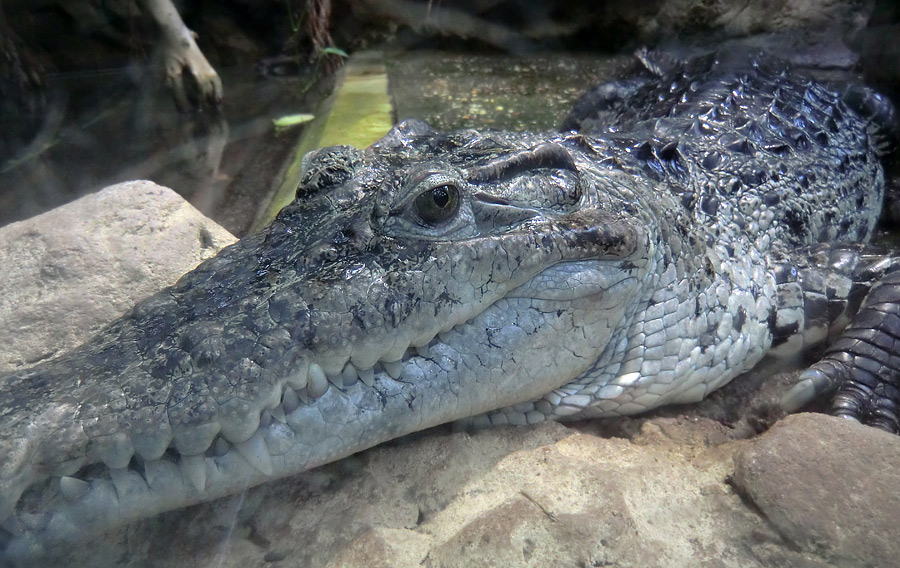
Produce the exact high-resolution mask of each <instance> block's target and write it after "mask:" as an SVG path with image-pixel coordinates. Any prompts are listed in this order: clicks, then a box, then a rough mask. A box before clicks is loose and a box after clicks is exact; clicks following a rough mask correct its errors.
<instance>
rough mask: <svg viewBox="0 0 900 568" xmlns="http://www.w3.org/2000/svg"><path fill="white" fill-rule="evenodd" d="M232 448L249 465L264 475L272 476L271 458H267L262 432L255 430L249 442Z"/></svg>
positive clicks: (267, 451) (267, 452) (267, 449)
mask: <svg viewBox="0 0 900 568" xmlns="http://www.w3.org/2000/svg"><path fill="white" fill-rule="evenodd" d="M234 447H235V449H236V450H237V451H238V453H240V454H241V455H242V456H243V457H244V459H245V460H247V461H248V462H249V463H250V465H252V466H253V467H255V468H256V469H258V470H259V471H261V472H262V473H264V474H266V475H272V471H273V470H272V457H271V456H269V448H267V447H266V441H265V440H264V439H263V435H262V430H257V431H256V434H253V435H252V436H250V439H249V440H247V441H246V442H241V443H240V444H235V445H234Z"/></svg>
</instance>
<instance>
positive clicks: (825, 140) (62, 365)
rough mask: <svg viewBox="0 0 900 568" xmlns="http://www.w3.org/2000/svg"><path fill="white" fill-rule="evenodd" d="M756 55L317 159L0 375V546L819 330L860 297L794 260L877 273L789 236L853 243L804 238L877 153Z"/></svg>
mask: <svg viewBox="0 0 900 568" xmlns="http://www.w3.org/2000/svg"><path fill="white" fill-rule="evenodd" d="M755 62H756V60H755V59H752V58H751V59H743V60H740V61H737V62H734V61H727V62H726V61H724V60H723V61H722V62H719V61H718V60H716V59H714V58H707V59H704V60H699V61H696V62H694V63H692V64H691V65H689V66H686V67H684V68H678V69H676V70H673V71H672V72H671V74H670V75H666V76H664V77H662V78H660V79H655V78H643V79H639V80H636V81H632V82H630V83H627V84H624V83H623V84H614V85H613V86H612V87H611V89H612V90H611V91H609V92H608V93H606V94H605V95H603V97H605V98H603V100H601V101H599V102H596V101H595V102H594V103H593V104H588V105H587V114H588V115H590V116H588V117H587V118H585V117H581V118H579V117H578V116H576V117H575V118H573V121H574V122H573V124H574V125H575V126H576V127H577V128H579V129H581V132H577V133H576V132H566V133H562V134H535V133H508V132H479V131H475V130H467V131H459V132H453V133H449V134H438V133H435V132H433V131H432V130H431V129H429V128H428V127H427V126H426V125H424V124H423V123H421V122H417V121H407V122H404V123H402V124H400V125H398V126H397V127H396V128H395V129H394V130H392V131H391V133H390V134H388V135H387V136H386V137H385V138H383V139H382V140H381V141H379V142H378V143H376V144H374V145H373V146H372V147H370V148H368V149H367V150H365V151H358V150H354V149H352V148H346V147H336V148H326V149H323V150H319V151H317V152H314V153H312V154H310V155H309V156H307V157H306V158H305V160H304V174H303V181H302V183H301V186H300V188H299V190H298V196H297V199H296V200H295V201H294V202H293V203H292V204H291V205H289V206H288V207H286V208H285V209H284V210H283V211H282V212H281V213H280V214H279V216H278V218H277V219H276V220H275V221H274V222H273V223H272V224H271V225H270V226H269V227H267V228H266V229H264V230H263V231H262V232H261V233H260V234H257V235H253V236H250V237H247V238H245V239H243V240H242V241H240V242H239V243H237V244H235V245H233V246H231V247H229V248H227V249H225V250H224V251H222V253H220V254H219V255H218V256H217V257H216V258H214V259H211V260H209V261H207V262H205V263H203V264H202V265H201V266H200V267H198V268H197V269H196V270H194V271H193V272H191V273H189V274H187V275H186V276H184V277H183V278H182V279H181V280H180V281H179V282H178V283H177V284H176V285H175V286H173V287H171V288H168V289H166V290H164V291H162V292H160V293H159V294H156V295H155V296H153V297H151V298H149V299H147V300H145V301H144V302H141V303H140V304H138V305H137V306H136V307H135V308H134V309H132V310H131V311H130V312H129V313H128V314H126V315H125V316H124V317H123V318H122V319H120V320H118V321H116V322H115V323H113V324H112V325H111V326H110V327H109V328H107V329H106V330H105V331H104V332H102V333H101V334H100V335H99V336H98V337H96V338H94V339H93V340H92V341H90V342H89V343H87V344H86V345H84V346H83V347H81V348H80V349H78V350H76V351H74V352H72V353H70V354H69V355H67V356H64V357H61V358H60V359H58V360H56V361H53V362H50V363H48V364H45V365H41V366H38V367H35V368H33V369H31V370H27V371H23V372H20V373H17V374H13V375H11V376H7V377H2V378H0V455H2V456H4V459H3V461H2V462H0V527H2V528H0V547H2V551H0V558H6V559H8V561H9V562H15V563H18V562H27V561H28V560H30V559H33V558H36V557H38V556H39V555H40V554H41V553H42V552H43V551H45V550H46V549H47V548H48V547H51V548H52V547H53V546H56V545H59V544H63V543H68V542H73V541H76V540H83V539H85V538H90V537H93V536H95V535H97V534H99V533H100V532H102V531H104V530H108V529H110V528H112V527H115V526H119V525H121V524H124V523H127V522H131V521H134V520H136V519H140V518H144V517H147V516H150V515H153V514H156V513H158V512H161V511H166V510H170V509H174V508H178V507H184V506H187V505H189V504H192V503H196V502H199V501H204V500H210V499H214V498H216V497H220V496H223V495H228V494H231V493H234V492H237V491H240V490H242V489H244V488H246V487H248V486H252V485H255V484H259V483H263V482H265V481H267V480H270V479H273V478H277V477H282V476H286V475H290V474H292V473H296V472H299V471H303V470H305V469H308V468H311V467H314V466H317V465H320V464H323V463H326V462H329V461H333V460H336V459H338V458H340V457H343V456H346V455H349V454H352V453H354V452H357V451H359V450H362V449H364V448H368V447H371V446H373V445H375V444H378V443H380V442H383V441H385V440H389V439H391V438H395V437H397V436H401V435H403V434H405V433H409V432H413V431H416V430H420V429H423V428H427V427H429V426H433V425H437V424H440V423H444V422H447V421H451V420H456V419H461V418H466V417H472V416H479V415H480V416H481V418H479V419H478V420H480V421H482V422H490V423H504V422H514V423H532V422H536V421H540V420H545V419H562V418H581V417H588V416H607V415H616V414H628V413H635V412H641V411H644V410H647V409H649V408H653V407H656V406H659V405H662V404H667V403H671V402H684V401H691V400H699V399H701V398H703V397H704V396H705V395H706V394H708V393H709V392H711V391H712V390H714V389H716V388H718V387H720V386H722V385H723V384H725V383H727V382H728V381H729V380H730V379H731V378H733V377H734V376H736V375H737V374H739V373H741V372H743V371H744V370H746V369H748V368H750V367H752V366H753V365H754V364H755V363H757V362H758V361H759V360H760V359H761V358H762V357H763V355H764V354H765V353H766V352H768V351H769V350H770V349H771V348H772V347H773V344H774V345H775V346H776V347H780V348H781V349H782V350H783V351H794V350H796V349H797V348H799V347H800V346H802V345H801V344H803V343H811V342H814V341H817V340H820V339H822V338H823V337H824V334H823V333H821V331H822V330H821V327H822V325H825V326H826V327H827V326H829V325H832V324H834V325H837V323H836V322H837V321H838V319H840V318H842V317H843V318H847V317H848V315H849V314H850V313H851V312H853V311H855V310H856V308H857V307H858V305H859V303H858V302H856V303H855V304H854V301H853V299H852V298H850V297H849V293H844V294H841V293H835V294H831V295H830V296H828V298H827V302H830V304H829V305H828V314H829V319H828V321H827V322H825V323H824V324H823V323H822V322H821V321H820V320H819V319H816V318H814V317H813V316H815V315H816V313H814V312H810V311H809V306H807V305H805V304H804V301H805V299H807V298H808V297H809V295H808V293H812V292H817V293H818V292H822V293H824V291H823V289H822V288H821V287H820V288H818V289H815V290H814V289H813V288H812V287H809V290H807V289H804V288H802V286H801V284H800V281H799V280H798V279H797V278H798V277H797V274H798V272H797V271H796V270H794V271H793V272H792V267H794V266H799V265H801V264H802V263H801V259H803V261H804V262H807V264H806V265H802V266H806V267H807V268H805V269H804V270H807V272H808V273H810V274H812V272H813V271H819V272H815V273H816V274H817V275H819V274H820V272H821V275H822V278H824V280H823V282H827V284H828V285H829V286H832V287H834V286H837V287H838V288H840V286H841V285H843V284H846V285H847V286H845V287H847V288H848V291H849V287H852V285H854V284H857V283H859V282H868V281H869V280H871V278H869V280H866V278H864V277H863V276H862V275H860V273H859V271H858V270H855V269H854V268H852V267H851V268H847V264H848V262H843V263H841V262H838V261H833V262H831V264H829V263H828V262H822V263H818V264H815V263H811V261H809V259H810V258H816V257H815V255H816V254H819V255H822V254H825V255H826V256H827V255H828V254H831V253H834V251H835V250H837V251H838V252H837V253H834V254H838V253H840V254H844V255H845V256H849V257H852V258H853V259H856V258H857V257H858V256H860V255H862V254H863V253H865V252H866V251H867V250H868V249H865V248H853V246H850V245H848V246H846V247H843V248H840V247H838V248H839V250H838V249H834V248H833V247H832V248H828V250H826V251H825V252H822V249H821V247H819V248H816V245H815V244H816V243H818V242H822V241H828V242H832V241H865V240H866V239H868V238H869V236H870V235H871V232H872V230H873V227H874V224H875V220H876V218H877V216H878V213H879V211H880V206H881V199H882V191H883V174H882V169H881V165H880V163H879V160H878V156H877V152H876V150H875V148H874V145H873V143H872V142H871V141H870V138H869V136H868V135H867V130H866V127H867V125H866V122H865V121H864V120H862V119H861V118H859V116H857V114H856V113H855V112H854V111H853V110H852V109H850V108H848V107H847V106H846V105H845V104H844V103H842V102H841V101H840V100H839V99H838V97H837V95H834V94H832V93H831V92H830V91H828V90H827V89H825V88H823V87H821V86H819V85H816V84H814V83H812V82H809V81H807V80H805V79H802V78H797V77H795V76H793V75H792V74H790V73H788V72H786V71H785V69H784V68H783V67H782V66H781V65H780V64H778V63H765V64H764V65H756V64H755ZM623 85H624V86H623ZM609 93H613V95H616V94H621V93H625V94H626V95H627V98H628V101H627V102H628V104H627V105H620V104H619V103H618V102H617V100H616V99H615V96H610V95H609ZM582 111H584V105H582ZM593 111H598V112H596V113H595V114H594V115H591V112H593ZM826 248H827V247H826ZM829 251H831V252H829ZM854 255H856V256H854ZM832 256H834V255H832ZM838 256H839V254H838ZM828 258H831V257H828ZM841 258H844V257H841ZM838 260H840V258H839V259H838ZM845 260H846V259H845ZM854 266H855V264H854ZM892 266H893V261H890V260H886V261H885V262H883V263H882V264H881V265H879V269H878V270H877V271H876V272H878V274H876V275H875V276H880V275H882V274H885V273H887V272H889V271H890V270H892ZM879 270H880V272H879ZM801 272H802V271H801ZM870 272H871V271H870ZM803 274H806V273H803ZM867 274H868V273H867ZM807 280H808V281H809V282H811V281H812V280H811V279H807ZM866 289H868V288H866ZM827 302H826V303H827ZM810 305H811V304H810ZM844 323H846V321H845V322H844Z"/></svg>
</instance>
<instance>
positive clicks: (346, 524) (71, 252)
mask: <svg viewBox="0 0 900 568" xmlns="http://www.w3.org/2000/svg"><path fill="white" fill-rule="evenodd" d="M137 186H138V187H144V188H145V190H146V193H147V199H149V197H153V196H156V197H153V198H152V199H149V200H148V201H147V202H146V203H145V205H140V206H137V205H128V204H126V203H125V202H123V201H121V200H120V199H119V198H116V199H113V198H111V197H108V195H109V194H108V193H107V194H103V197H98V198H97V199H98V201H94V202H92V203H93V204H92V205H89V206H87V207H83V208H81V209H78V210H76V211H77V215H71V214H69V212H66V211H55V212H52V213H50V214H48V215H47V216H44V217H43V218H38V219H35V220H33V223H34V224H32V225H29V228H28V229H23V228H21V227H17V226H13V227H12V228H13V229H16V231H17V232H10V231H8V230H7V231H0V247H5V248H0V250H3V251H8V250H18V251H19V253H18V255H19V257H20V258H30V256H29V254H27V253H28V252H29V250H25V251H22V250H21V249H20V248H16V247H11V246H10V245H9V243H7V244H5V245H4V244H3V243H2V238H3V237H5V238H14V239H16V240H25V239H29V240H28V241H27V242H29V243H32V245H31V246H32V249H33V250H32V252H33V251H41V252H43V251H44V250H46V249H45V248H43V247H45V245H44V244H43V243H46V242H48V241H49V240H50V238H49V237H42V238H38V236H41V235H47V234H54V235H55V234H57V233H56V231H57V229H59V228H60V226H62V225H63V224H65V223H70V224H72V225H75V224H76V223H75V221H73V219H77V223H79V224H80V225H78V226H81V227H84V228H85V230H89V229H90V228H92V227H98V226H102V227H109V229H108V230H106V231H105V232H103V234H104V235H105V236H104V237H103V239H101V242H104V243H107V244H105V245H104V246H102V247H98V248H94V247H91V246H87V245H85V244H84V242H85V241H84V240H83V239H82V238H81V237H77V236H75V235H74V234H73V233H64V234H66V235H68V236H66V237H64V236H57V237H55V238H56V239H58V242H61V243H63V244H65V243H69V244H70V245H71V246H68V247H62V249H61V250H59V252H57V253H56V254H55V255H50V256H49V257H47V258H48V259H47V260H46V261H44V262H43V263H35V262H32V263H30V264H29V263H25V262H18V263H14V264H8V266H13V267H16V266H18V267H22V266H25V267H26V268H27V269H26V270H25V272H22V273H17V272H16V271H14V270H10V271H7V273H6V274H5V275H4V278H5V281H6V282H14V283H15V285H10V284H4V286H5V288H6V289H7V290H14V289H15V290H14V291H15V292H17V293H19V292H21V290H20V289H22V290H24V289H26V287H25V283H28V282H30V281H32V280H38V281H39V282H40V283H41V284H40V288H39V289H38V290H39V293H38V292H35V293H34V294H33V296H31V297H29V298H26V299H23V300H20V302H26V303H27V302H35V301H43V299H44V298H48V297H50V298H52V297H55V296H62V297H72V296H74V294H73V292H72V288H71V286H72V285H73V284H75V283H76V282H80V283H81V284H80V285H81V286H87V285H88V282H90V279H87V280H85V279H84V278H85V273H88V275H89V273H90V272H92V271H96V272H99V274H102V275H103V276H104V277H105V278H106V282H107V284H106V287H104V288H102V289H101V291H100V292H95V293H94V294H99V295H101V298H102V299H107V298H110V297H116V298H124V296H118V295H117V294H120V293H131V294H135V292H134V291H131V290H124V291H123V290H121V288H126V289H127V288H131V287H134V286H135V285H136V284H135V283H137V282H140V283H144V284H146V282H147V281H149V280H150V279H151V276H157V275H158V274H160V273H162V272H163V271H164V270H165V273H167V274H174V272H177V271H179V270H183V269H182V268H180V267H182V266H184V264H178V263H182V262H185V261H184V259H183V258H176V256H178V255H177V253H174V252H170V251H171V250H172V249H170V248H169V247H168V245H166V246H163V245H161V244H160V241H158V240H155V239H151V238H147V239H141V240H140V241H138V240H133V238H132V235H134V234H136V233H140V234H150V235H159V231H160V230H161V229H160V227H163V226H165V227H168V228H170V229H171V233H167V234H172V235H182V236H184V235H187V236H186V237H183V238H185V239H186V240H187V241H189V243H190V242H193V243H194V246H195V247H196V248H193V249H191V250H194V251H195V252H194V253H192V254H199V255H202V254H204V252H203V251H205V250H207V249H208V248H210V247H204V246H203V245H202V243H207V242H209V240H208V239H206V238H200V237H199V236H198V233H200V232H202V231H203V229H202V228H201V227H208V225H204V224H197V223H198V221H197V220H196V218H195V217H192V216H187V217H186V218H184V220H183V221H181V222H182V223H184V226H183V227H181V228H180V229H178V228H176V227H175V225H176V224H178V223H179V222H178V221H176V220H175V219H176V218H177V215H178V214H176V213H174V212H176V211H180V210H182V208H183V207H187V206H186V205H176V204H175V203H170V201H169V199H170V198H169V197H165V196H166V195H168V194H167V192H166V190H164V189H162V188H159V187H158V186H152V185H147V184H146V183H143V182H141V183H138V184H137ZM125 187H126V188H127V187H130V186H125ZM116 191H119V192H124V193H125V194H126V195H134V196H139V195H143V194H142V193H139V192H137V191H134V190H133V189H132V190H131V191H128V190H126V189H124V188H122V187H121V186H119V189H118V190H116ZM120 197H121V196H120ZM143 199H145V197H138V201H139V202H142V203H143V201H141V200H143ZM178 199H180V198H175V200H176V201H177V200H178ZM161 204H162V205H161ZM104 206H108V207H110V208H111V210H110V209H109V208H104ZM148 210H150V211H149V212H148ZM152 210H155V211H157V213H158V212H159V211H162V212H163V213H164V218H165V219H168V220H167V221H159V220H155V217H154V214H153V213H152ZM136 211H143V213H141V214H138V213H133V214H131V215H125V214H124V213H123V212H136ZM134 217H137V218H138V219H139V220H140V221H139V222H137V223H125V224H124V225H120V229H119V232H120V239H116V238H114V236H113V232H114V229H113V228H112V227H113V226H114V225H115V223H112V222H111V220H115V219H119V218H134ZM101 220H102V221H101ZM48 225H49V226H48ZM207 230H209V231H212V229H207ZM9 235H13V237H10V236H9ZM121 235H125V236H126V238H125V239H124V240H122V239H121ZM179 238H182V237H179ZM216 238H218V237H216ZM222 238H223V239H224V238H226V237H222ZM117 242H118V244H114V243H117ZM137 242H140V243H143V244H141V245H140V247H141V248H142V249H144V250H138V248H136V247H138V245H137V244H136V243H137ZM215 242H219V241H215ZM123 243H127V244H123ZM198 243H201V244H198ZM97 250H99V251H100V252H96V251H97ZM3 254H6V255H11V254H12V253H9V252H4V253H3ZM97 256H99V257H100V258H99V259H97V258H92V257H97ZM31 257H34V258H41V257H40V256H39V255H38V254H36V253H33V254H31ZM63 257H64V258H63ZM3 258H6V259H8V258H10V256H7V257H3ZM192 258H194V257H192ZM141 259H145V260H141ZM154 259H155V260H154ZM167 261H172V263H173V264H172V265H170V266H168V267H167V268H166V269H163V268H162V266H161V265H162V264H167ZM7 262H8V263H9V262H10V261H9V260H7ZM143 262H148V263H149V262H154V263H158V264H153V266H154V268H153V269H152V270H151V269H149V268H146V267H144V266H142V263H143ZM97 263H99V265H98V264H97ZM193 263H196V260H191V261H190V262H188V263H187V264H188V265H191V264H193ZM35 266H37V267H38V268H34V267H35ZM43 266H47V267H51V268H52V267H61V266H62V267H73V268H65V269H62V268H54V269H52V270H50V269H48V270H44V271H41V270H40V267H43ZM89 267H96V268H93V269H92V268H89ZM50 276H55V277H50ZM61 276H65V278H61ZM75 277H78V278H79V279H78V280H74V281H73V280H72V279H73V278H75ZM171 279H174V276H173V277H172V278H171ZM109 282H116V283H118V284H109ZM154 282H157V281H156V280H154ZM162 285H163V284H162V283H159V284H158V286H159V287H161V286H162ZM117 287H118V288H117ZM149 287H150V286H149V285H148V288H149ZM114 289H115V291H114ZM83 290H84V289H83V288H82V289H80V291H81V293H82V295H84V291H83ZM151 291H152V290H149V289H148V290H147V291H146V292H144V294H148V293H150V292H151ZM9 293H11V292H7V294H9ZM76 297H78V296H76ZM3 301H4V302H7V303H9V302H10V300H9V299H8V298H4V299H3ZM125 301H126V300H124V299H118V300H117V302H125ZM106 303H108V300H107V301H105V302H104V301H97V302H88V301H84V300H83V301H82V302H81V304H78V305H80V306H82V307H83V311H84V313H85V314H87V313H89V312H91V311H92V309H101V308H102V309H103V310H106V309H107V308H108V307H109V306H107V305H105V304H106ZM3 305H4V306H6V305H7V304H3ZM4 309H9V308H6V307H4ZM70 309H73V308H70ZM122 309H124V306H123V307H122V308H121V309H120V310H119V311H121V310H122ZM28 313H29V314H31V315H30V317H31V318H33V320H34V321H32V322H29V325H28V326H26V327H23V330H22V333H27V332H29V331H37V333H38V334H39V336H40V334H41V333H45V331H44V327H45V326H46V327H50V326H57V325H58V324H59V322H60V320H65V319H69V318H66V317H64V315H65V313H66V312H64V311H58V310H57V311H52V310H44V311H40V310H32V311H31V312H28ZM104 313H105V312H104ZM42 314H43V316H44V317H45V318H46V319H41V320H39V317H38V316H41V315H42ZM96 317H100V318H101V319H102V318H107V319H108V316H104V315H99V316H96ZM71 319H75V318H71ZM38 320H39V321H38ZM4 321H8V320H4ZM84 321H95V320H93V319H91V318H89V317H88V316H87V315H83V316H79V318H77V321H73V322H72V327H71V330H70V331H69V332H68V333H69V334H70V335H71V336H75V337H78V331H77V329H78V325H77V324H78V323H79V322H84ZM91 325H93V324H91ZM5 327H6V326H5ZM4 332H6V333H8V331H6V330H4ZM21 339H22V340H23V341H24V338H21ZM28 344H29V343H27V342H24V343H22V345H28ZM752 382H753V381H749V380H745V379H739V380H738V381H737V384H736V385H734V386H730V387H729V388H730V389H731V390H727V389H726V390H725V394H724V395H717V396H716V397H712V398H711V399H709V400H708V401H705V402H704V403H703V404H700V405H695V406H694V407H682V408H675V409H663V410H662V411H660V412H658V413H656V415H654V416H652V417H638V418H628V419H620V420H616V421H606V422H600V421H595V422H587V423H580V424H574V425H571V426H567V425H562V424H556V423H545V424H540V425H537V426H534V427H528V428H516V427H503V428H494V429H489V430H482V431H477V432H473V433H466V432H454V431H453V430H452V429H451V428H450V427H449V426H445V427H440V428H435V429H432V430H429V431H426V432H422V433H418V434H415V435H411V436H407V437H405V438H403V439H400V440H397V441H394V442H391V443H388V444H383V445H381V446H379V447H376V448H373V449H371V450H369V451H366V452H362V453H360V454H357V455H356V456H352V457H350V458H348V459H345V460H342V461H340V462H337V463H333V464H330V465H328V466H325V467H321V468H318V469H315V470H312V471H308V472H305V473H301V474H299V475H296V476H293V477H290V478H286V479H283V480H279V481H275V482H273V483H269V484H266V485H263V486H260V487H257V488H253V489H250V490H249V491H247V492H245V493H244V494H242V495H238V496H234V497H231V498H228V499H222V500H219V501H215V502H212V503H206V504H202V505H198V506H195V507H191V508H188V509H184V510H180V511H173V512H170V513H167V514H164V515H160V516H158V517H156V518H153V519H148V520H146V521H143V522H140V523H136V524H134V525H131V526H129V527H126V528H123V529H120V530H118V531H115V532H113V533H111V534H108V535H106V536H105V537H103V538H100V539H98V540H97V541H95V542H92V543H90V544H89V545H88V546H81V547H73V548H71V549H70V550H67V551H65V552H64V553H62V554H61V555H60V556H59V557H57V558H53V559H45V561H46V564H45V565H54V566H93V567H98V568H100V567H113V566H119V567H121V566H128V567H131V568H136V567H148V568H149V567H163V568H165V567H172V568H174V567H186V566H221V567H226V568H227V567H233V568H247V567H251V566H273V567H279V566H304V567H306V566H309V567H328V568H339V567H341V568H343V567H346V568H351V567H363V566H365V567H376V568H377V567H385V568H387V567H414V566H416V567H420V566H425V567H431V568H437V567H447V568H450V567H456V566H459V567H463V566H573V567H574V566H607V565H611V566H648V567H654V566H659V567H682V566H683V567H710V568H712V567H715V568H725V567H731V566H734V567H763V566H800V567H809V568H813V567H826V566H851V567H854V566H859V567H863V566H888V565H892V564H894V563H895V561H896V558H898V554H900V550H898V540H897V539H896V527H897V526H898V521H900V519H898V518H897V516H898V511H900V498H898V497H897V494H896V491H895V488H896V487H897V486H898V479H897V478H898V476H900V473H898V468H897V464H900V437H896V436H891V435H888V434H885V433H883V432H879V431H876V430H873V429H871V428H867V427H863V426H859V425H857V424H852V423H848V422H845V421H842V420H838V419H834V418H830V417H827V416H822V415H815V414H802V415H797V416H792V417H788V418H786V419H784V420H783V421H781V422H779V423H777V424H776V425H775V427H773V428H772V429H771V430H770V431H768V432H766V433H765V434H763V435H761V436H758V437H753V438H751V439H740V438H744V437H746V436H748V435H750V433H751V432H752V428H751V427H748V426H747V423H746V421H744V422H741V420H742V419H740V418H736V419H735V420H737V422H735V424H737V423H738V422H740V423H741V424H742V425H741V426H740V427H737V428H736V427H734V424H731V425H725V424H723V422H722V420H725V421H727V422H731V421H732V418H729V417H730V416H733V414H734V412H733V411H732V410H729V408H728V403H727V401H728V400H729V399H731V403H732V404H734V399H735V398H737V399H738V400H744V401H746V398H744V397H746V396H747V386H746V385H747V384H752ZM769 382H772V381H771V380H770V381H769ZM717 398H721V399H722V400H723V401H726V402H724V403H722V402H720V401H717V400H716V399H717ZM738 406H739V405H738ZM610 433H614V434H615V435H611V434H610Z"/></svg>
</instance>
